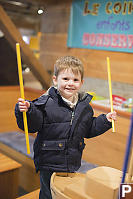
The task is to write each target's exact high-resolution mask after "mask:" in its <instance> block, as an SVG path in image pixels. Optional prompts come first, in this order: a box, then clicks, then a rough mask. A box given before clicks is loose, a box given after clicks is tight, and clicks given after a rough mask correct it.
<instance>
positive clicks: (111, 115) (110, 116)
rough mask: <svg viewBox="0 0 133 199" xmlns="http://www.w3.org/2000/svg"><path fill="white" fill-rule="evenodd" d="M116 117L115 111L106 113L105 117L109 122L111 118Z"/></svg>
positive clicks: (114, 118)
mask: <svg viewBox="0 0 133 199" xmlns="http://www.w3.org/2000/svg"><path fill="white" fill-rule="evenodd" d="M116 117H117V113H116V112H115V111H114V112H110V113H107V115H106V118H107V120H108V121H109V122H111V121H112V120H114V121H116Z"/></svg>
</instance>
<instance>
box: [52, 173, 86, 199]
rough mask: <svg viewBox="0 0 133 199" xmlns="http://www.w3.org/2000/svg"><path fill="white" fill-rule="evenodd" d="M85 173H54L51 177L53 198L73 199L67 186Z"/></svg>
mask: <svg viewBox="0 0 133 199" xmlns="http://www.w3.org/2000/svg"><path fill="white" fill-rule="evenodd" d="M84 176H85V175H84V174H80V173H53V175H52V177H51V193H52V198H53V199H72V197H69V193H67V192H66V191H65V190H66V187H67V186H68V185H70V184H71V183H74V182H75V181H76V180H77V179H80V178H81V177H82V178H83V177H84Z"/></svg>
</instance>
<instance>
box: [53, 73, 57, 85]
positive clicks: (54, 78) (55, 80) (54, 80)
mask: <svg viewBox="0 0 133 199" xmlns="http://www.w3.org/2000/svg"><path fill="white" fill-rule="evenodd" d="M52 79H53V84H54V86H57V77H56V76H55V75H53V78H52Z"/></svg>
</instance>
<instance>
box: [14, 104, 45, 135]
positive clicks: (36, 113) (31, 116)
mask: <svg viewBox="0 0 133 199" xmlns="http://www.w3.org/2000/svg"><path fill="white" fill-rule="evenodd" d="M26 115H27V123H28V132H29V133H35V132H37V131H39V130H41V128H42V125H43V112H42V110H41V108H40V107H39V106H36V105H35V104H34V103H33V102H30V108H29V110H28V111H27V112H26ZM15 116H16V121H17V125H18V127H19V128H20V129H22V130H24V124H23V113H22V112H20V110H19V106H18V103H17V104H16V106H15Z"/></svg>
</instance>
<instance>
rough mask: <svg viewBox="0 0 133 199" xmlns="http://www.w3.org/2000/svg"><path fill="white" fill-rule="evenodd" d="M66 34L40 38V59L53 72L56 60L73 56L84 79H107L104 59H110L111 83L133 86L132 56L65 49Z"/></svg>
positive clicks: (46, 34)
mask: <svg viewBox="0 0 133 199" xmlns="http://www.w3.org/2000/svg"><path fill="white" fill-rule="evenodd" d="M66 44H67V33H56V34H55V33H53V34H52V33H45V35H43V34H42V38H41V46H40V48H41V52H40V59H41V61H42V62H43V63H44V64H45V66H46V68H48V69H49V70H51V71H53V65H54V63H55V61H56V59H57V58H59V57H61V56H65V55H73V56H76V57H78V58H79V59H81V61H82V62H83V64H84V69H85V77H94V78H99V79H107V63H106V57H107V56H109V57H110V64H111V75H112V81H116V82H122V83H129V84H133V75H132V74H133V67H132V63H133V56H132V54H130V53H121V52H117V53H116V52H111V51H110V52H109V51H100V50H99V51H98V50H89V49H78V48H77V49H76V48H68V47H67V45H66Z"/></svg>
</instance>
